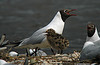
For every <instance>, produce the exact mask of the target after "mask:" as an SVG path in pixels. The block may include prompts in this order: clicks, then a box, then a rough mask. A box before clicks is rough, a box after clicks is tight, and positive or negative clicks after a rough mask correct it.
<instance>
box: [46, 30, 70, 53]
mask: <svg viewBox="0 0 100 65" xmlns="http://www.w3.org/2000/svg"><path fill="white" fill-rule="evenodd" d="M46 33H47V34H46V35H47V41H48V42H49V44H50V45H51V47H52V48H54V49H56V50H58V51H60V52H59V53H60V54H62V53H63V49H66V48H67V47H68V46H69V41H68V40H67V39H66V38H64V37H63V36H62V35H61V34H58V33H56V32H55V30H53V29H48V30H47V31H46Z"/></svg>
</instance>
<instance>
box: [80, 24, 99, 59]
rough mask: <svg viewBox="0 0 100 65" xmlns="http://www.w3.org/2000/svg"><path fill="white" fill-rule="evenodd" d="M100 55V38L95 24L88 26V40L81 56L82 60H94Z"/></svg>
mask: <svg viewBox="0 0 100 65" xmlns="http://www.w3.org/2000/svg"><path fill="white" fill-rule="evenodd" d="M99 54H100V38H99V35H98V31H97V28H96V27H95V25H94V24H93V23H89V24H88V25H87V38H86V42H85V44H84V46H83V49H82V51H81V54H80V60H88V59H93V58H95V57H96V56H97V55H99Z"/></svg>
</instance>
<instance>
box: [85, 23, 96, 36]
mask: <svg viewBox="0 0 100 65" xmlns="http://www.w3.org/2000/svg"><path fill="white" fill-rule="evenodd" d="M95 29H96V28H95V25H94V24H93V23H89V24H88V25H87V35H88V37H92V36H93V35H94V33H95Z"/></svg>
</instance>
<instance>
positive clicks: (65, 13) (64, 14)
mask: <svg viewBox="0 0 100 65" xmlns="http://www.w3.org/2000/svg"><path fill="white" fill-rule="evenodd" d="M75 10H76V9H72V10H69V9H64V10H60V14H61V18H62V20H63V21H64V22H65V21H66V19H67V18H68V17H70V16H76V14H70V12H72V11H75Z"/></svg>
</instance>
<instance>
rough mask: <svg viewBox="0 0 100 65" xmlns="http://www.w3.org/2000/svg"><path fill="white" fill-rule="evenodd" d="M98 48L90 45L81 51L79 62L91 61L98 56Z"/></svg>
mask: <svg viewBox="0 0 100 65" xmlns="http://www.w3.org/2000/svg"><path fill="white" fill-rule="evenodd" d="M99 51H100V47H99V46H97V47H96V46H95V45H90V46H88V47H86V48H84V49H83V50H82V51H81V55H80V60H86V59H93V58H95V57H96V55H98V54H100V52H99Z"/></svg>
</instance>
